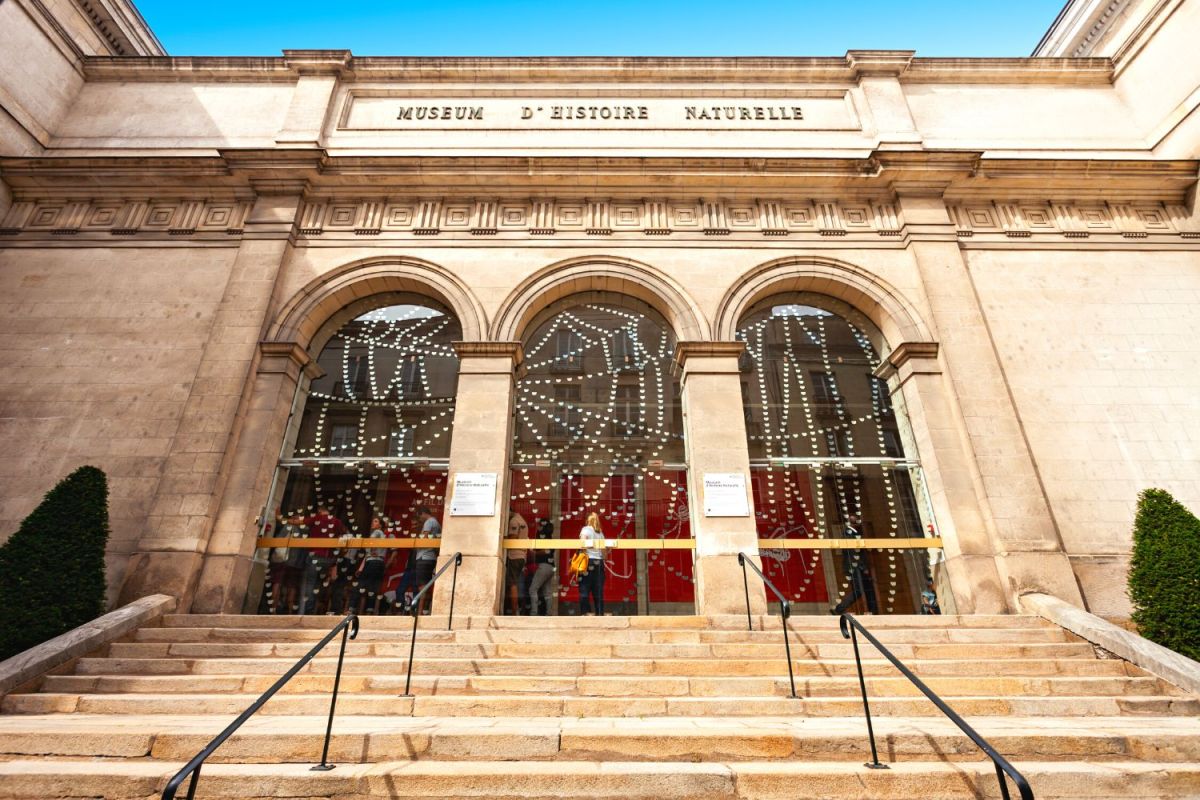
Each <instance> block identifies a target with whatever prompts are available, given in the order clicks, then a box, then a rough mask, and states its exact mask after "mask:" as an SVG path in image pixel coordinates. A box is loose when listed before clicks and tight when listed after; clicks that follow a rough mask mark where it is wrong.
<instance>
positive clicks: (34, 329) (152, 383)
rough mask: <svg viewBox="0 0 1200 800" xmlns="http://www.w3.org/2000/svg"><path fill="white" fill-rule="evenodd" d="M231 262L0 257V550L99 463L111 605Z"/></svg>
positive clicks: (184, 252) (218, 252)
mask: <svg viewBox="0 0 1200 800" xmlns="http://www.w3.org/2000/svg"><path fill="white" fill-rule="evenodd" d="M236 253H237V251H236V250H235V249H233V248H229V247H226V248H179V247H153V248H136V249H133V248H115V247H110V248H103V247H96V248H88V249H72V250H64V249H61V248H51V247H46V248H38V249H32V248H30V249H25V248H22V249H3V250H0V298H3V300H2V301H0V363H3V364H4V379H3V380H2V381H0V482H2V483H3V485H4V492H3V496H2V497H0V539H4V538H7V537H8V536H9V535H10V534H11V533H12V532H13V531H14V530H16V527H17V526H18V525H19V524H20V522H21V520H22V519H23V518H24V517H25V515H27V514H28V513H29V512H30V511H32V510H33V508H34V507H35V506H36V505H37V504H38V502H40V500H41V498H42V495H43V494H44V493H45V492H46V491H47V490H49V489H50V488H51V487H52V486H53V485H54V484H55V483H56V482H57V481H58V480H60V479H61V478H63V477H65V476H66V475H67V474H68V473H70V472H71V471H72V470H74V469H75V468H76V467H79V466H81V465H83V464H93V465H95V466H97V467H99V468H101V469H103V470H104V471H105V473H107V475H108V476H109V491H110V514H111V520H112V539H111V541H110V544H109V559H108V579H109V588H110V594H111V593H112V592H113V591H115V589H116V588H118V587H119V586H120V584H121V581H122V579H123V576H124V568H125V561H126V559H127V557H128V554H129V553H130V552H132V548H133V547H134V545H135V544H136V542H137V539H138V537H139V536H141V535H142V533H143V530H144V527H145V523H146V517H147V514H148V512H149V510H150V505H151V503H152V501H153V500H154V496H155V493H156V492H157V490H158V484H159V479H160V477H161V474H162V467H163V464H164V462H165V460H166V458H167V456H168V454H169V453H170V452H171V448H172V445H173V441H174V437H175V435H176V431H177V428H178V425H179V419H180V415H181V413H182V410H183V407H184V404H185V403H186V402H187V400H188V397H189V395H190V394H191V392H192V389H193V386H194V385H195V381H196V374H197V369H198V367H199V364H200V357H201V354H202V353H203V350H204V347H205V344H206V342H207V341H208V340H209V338H210V337H212V336H214V335H215V332H214V331H213V329H212V323H213V318H214V314H215V312H216V308H217V304H218V303H219V302H220V300H221V295H222V292H223V290H224V288H225V283H226V280H227V278H228V276H229V272H230V269H231V266H232V263H233V259H234V256H235V254H236Z"/></svg>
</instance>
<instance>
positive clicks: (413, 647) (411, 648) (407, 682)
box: [403, 605, 421, 697]
mask: <svg viewBox="0 0 1200 800" xmlns="http://www.w3.org/2000/svg"><path fill="white" fill-rule="evenodd" d="M418 609H419V606H417V605H414V606H413V611H412V618H413V629H412V641H411V642H409V644H408V677H407V678H405V679H404V694H403V696H404V697H412V694H411V693H410V692H409V691H408V688H409V686H411V685H412V665H413V655H414V654H415V653H416V651H417V621H418V620H420V619H421V612H420V611H419V610H418Z"/></svg>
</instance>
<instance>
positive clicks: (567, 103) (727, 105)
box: [339, 91, 861, 132]
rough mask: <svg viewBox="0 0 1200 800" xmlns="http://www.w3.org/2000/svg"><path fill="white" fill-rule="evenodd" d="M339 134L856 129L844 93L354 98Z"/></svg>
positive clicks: (855, 118)
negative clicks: (743, 95) (442, 131)
mask: <svg viewBox="0 0 1200 800" xmlns="http://www.w3.org/2000/svg"><path fill="white" fill-rule="evenodd" d="M339 127H340V128H341V129H343V130H401V131H426V130H463V131H477V132H487V131H493V130H496V131H500V130H513V131H539V130H589V129H594V130H631V131H638V130H640V131H655V130H679V131H686V130H730V131H737V130H746V131H781V132H786V131H798V130H805V131H851V130H860V129H861V125H860V123H859V120H858V115H857V113H856V112H855V110H854V104H853V102H852V101H851V100H850V98H849V96H848V95H847V94H846V93H844V92H831V91H827V92H818V93H815V94H813V95H812V96H807V95H804V96H798V97H791V98H759V97H736V98H733V97H720V96H717V97H712V96H709V97H702V96H701V97H537V98H533V97H488V98H475V97H469V98H468V97H439V98H420V99H416V98H411V97H396V96H392V95H390V94H367V93H364V94H361V95H360V94H355V93H351V94H350V95H349V96H348V98H347V105H346V107H345V108H344V111H343V113H342V117H341V121H340V123H339Z"/></svg>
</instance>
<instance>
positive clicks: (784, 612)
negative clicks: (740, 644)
mask: <svg viewBox="0 0 1200 800" xmlns="http://www.w3.org/2000/svg"><path fill="white" fill-rule="evenodd" d="M738 563H739V564H741V566H742V588H744V589H745V590H746V630H751V631H752V630H754V619H753V617H751V616H750V581H749V579H748V578H747V577H746V565H747V564H749V565H750V569H752V570H754V571H755V572H757V573H758V577H760V578H762V582H763V583H764V584H765V585H766V587H767V588H768V589H770V590H771V591H772V592H774V593H775V596H776V597H778V598H779V620H780V622H782V623H783V649H784V650H785V651H786V652H787V665H788V682H789V683H790V684H791V687H792V698H793V699H795V698H796V697H797V695H796V675H795V673H794V672H793V670H792V645H791V642H789V641H788V628H787V621H788V617H790V616H791V615H792V604H791V603H789V602H788V601H787V598H786V597H784V596H783V592H781V591H779V590H778V589H776V588H775V584H773V583H771V581H770V580H769V579H768V578H767V576H766V575H763V573H762V570H761V569H759V568H758V565H757V564H755V563H754V562H753V561H751V560H750V559H749V558H748V557H747V556H746V554H745V553H738Z"/></svg>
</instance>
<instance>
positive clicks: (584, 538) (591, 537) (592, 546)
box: [579, 525, 604, 560]
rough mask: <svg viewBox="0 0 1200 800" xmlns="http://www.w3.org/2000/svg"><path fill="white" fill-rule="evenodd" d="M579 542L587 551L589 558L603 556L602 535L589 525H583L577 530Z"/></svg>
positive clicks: (598, 558)
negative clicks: (581, 528)
mask: <svg viewBox="0 0 1200 800" xmlns="http://www.w3.org/2000/svg"><path fill="white" fill-rule="evenodd" d="M579 542H580V544H581V545H583V549H584V550H586V551H587V557H588V559H589V560H592V559H594V560H600V559H603V558H604V536H603V535H602V534H600V533H599V532H598V531H597V530H596V529H595V528H593V527H592V526H591V525H584V526H583V530H581V531H580V532H579Z"/></svg>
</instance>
